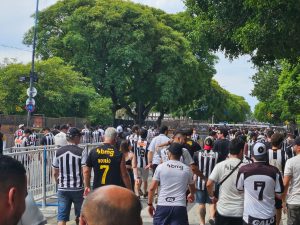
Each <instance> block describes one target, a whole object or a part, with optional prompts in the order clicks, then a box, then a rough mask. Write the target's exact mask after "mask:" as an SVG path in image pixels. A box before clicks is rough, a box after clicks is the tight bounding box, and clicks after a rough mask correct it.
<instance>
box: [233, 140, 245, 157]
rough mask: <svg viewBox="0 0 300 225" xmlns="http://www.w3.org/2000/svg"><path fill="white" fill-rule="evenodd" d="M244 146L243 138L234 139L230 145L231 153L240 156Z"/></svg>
mask: <svg viewBox="0 0 300 225" xmlns="http://www.w3.org/2000/svg"><path fill="white" fill-rule="evenodd" d="M244 145H245V141H244V140H243V139H242V138H241V137H237V138H234V139H232V140H231V142H230V144H229V153H230V154H232V155H238V154H239V153H240V152H241V151H242V150H243V149H244Z"/></svg>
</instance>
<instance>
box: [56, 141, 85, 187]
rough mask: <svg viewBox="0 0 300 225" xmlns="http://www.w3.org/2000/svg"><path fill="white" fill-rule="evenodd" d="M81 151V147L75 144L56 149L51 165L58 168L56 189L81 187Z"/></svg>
mask: <svg viewBox="0 0 300 225" xmlns="http://www.w3.org/2000/svg"><path fill="white" fill-rule="evenodd" d="M82 153H83V149H81V148H80V147H78V146H77V145H66V146H63V147H61V148H59V149H58V150H57V151H56V153H55V156H54V158H53V163H52V166H53V167H54V168H56V169H59V176H58V190H67V191H72V190H82V189H83V176H82V171H81V160H82Z"/></svg>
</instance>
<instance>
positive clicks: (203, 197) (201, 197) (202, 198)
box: [196, 190, 212, 204]
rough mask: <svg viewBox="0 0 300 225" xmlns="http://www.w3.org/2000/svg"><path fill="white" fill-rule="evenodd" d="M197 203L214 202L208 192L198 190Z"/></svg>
mask: <svg viewBox="0 0 300 225" xmlns="http://www.w3.org/2000/svg"><path fill="white" fill-rule="evenodd" d="M196 203H198V204H212V202H211V200H210V198H209V196H208V193H207V190H204V191H200V190H197V191H196Z"/></svg>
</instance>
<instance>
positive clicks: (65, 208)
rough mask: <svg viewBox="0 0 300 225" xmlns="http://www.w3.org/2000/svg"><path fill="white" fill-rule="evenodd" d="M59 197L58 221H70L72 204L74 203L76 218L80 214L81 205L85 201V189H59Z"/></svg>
mask: <svg viewBox="0 0 300 225" xmlns="http://www.w3.org/2000/svg"><path fill="white" fill-rule="evenodd" d="M57 197H58V214H57V220H58V221H69V220H70V211H71V205H72V203H74V210H75V216H76V218H79V216H80V210H81V205H82V202H83V190H80V191H61V190H58V191H57Z"/></svg>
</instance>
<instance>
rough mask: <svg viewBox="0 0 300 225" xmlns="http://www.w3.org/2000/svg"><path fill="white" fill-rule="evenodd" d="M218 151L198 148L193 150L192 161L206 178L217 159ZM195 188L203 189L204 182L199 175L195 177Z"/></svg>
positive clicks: (204, 186)
mask: <svg viewBox="0 0 300 225" xmlns="http://www.w3.org/2000/svg"><path fill="white" fill-rule="evenodd" d="M218 155H219V154H218V152H213V151H206V150H200V151H197V152H195V154H194V161H195V163H196V165H198V168H199V170H200V171H201V172H202V173H203V175H204V176H205V177H206V178H208V177H209V175H210V174H211V172H212V171H213V169H214V167H215V165H216V164H217V161H218ZM196 188H197V189H198V190H205V189H206V183H205V181H204V180H203V179H201V178H200V177H197V182H196Z"/></svg>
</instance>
